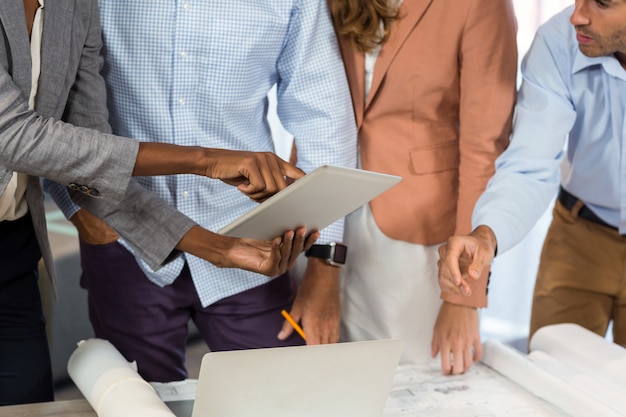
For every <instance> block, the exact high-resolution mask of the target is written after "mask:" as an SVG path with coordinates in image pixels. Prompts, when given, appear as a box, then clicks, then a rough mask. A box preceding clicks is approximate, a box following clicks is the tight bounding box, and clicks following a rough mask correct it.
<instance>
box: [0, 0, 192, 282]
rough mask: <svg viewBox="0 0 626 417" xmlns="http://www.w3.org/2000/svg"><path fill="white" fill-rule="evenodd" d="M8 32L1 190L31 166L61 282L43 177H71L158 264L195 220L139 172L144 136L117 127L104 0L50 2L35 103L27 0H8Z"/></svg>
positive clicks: (42, 236) (3, 57) (3, 58)
mask: <svg viewBox="0 0 626 417" xmlns="http://www.w3.org/2000/svg"><path fill="white" fill-rule="evenodd" d="M0 36H1V38H0V193H1V192H3V191H4V190H5V188H6V185H7V183H8V181H9V179H10V178H11V174H12V172H13V171H18V172H23V173H27V174H29V175H30V178H29V182H28V189H27V193H26V199H27V202H28V207H29V210H30V212H31V215H32V218H33V224H34V226H35V231H36V232H37V239H38V241H39V246H40V248H41V252H42V256H43V259H44V261H45V264H46V267H47V270H48V272H49V275H50V277H51V279H52V283H53V286H54V285H55V283H56V278H55V273H54V268H53V263H52V254H51V251H50V243H49V242H48V236H47V230H46V223H45V216H44V206H43V192H42V188H41V184H40V179H39V177H46V178H49V179H51V180H54V181H57V182H59V183H62V184H65V185H68V186H69V188H70V189H71V190H72V191H70V194H71V196H72V199H73V200H74V201H75V202H76V203H77V204H79V205H80V206H81V207H84V208H86V209H87V210H89V211H90V212H92V213H93V214H95V215H97V216H98V217H100V218H102V219H104V220H105V221H106V222H107V223H108V224H109V225H110V226H111V227H113V229H115V230H116V231H117V232H118V233H119V234H120V235H121V236H123V237H124V238H125V239H126V240H127V242H128V243H129V244H130V245H131V246H132V247H133V249H134V250H135V252H136V253H137V254H138V255H139V256H141V257H142V258H143V259H144V260H146V262H147V263H148V264H149V265H150V266H151V267H152V268H154V269H158V268H159V267H160V266H162V265H163V263H165V262H167V260H168V259H171V257H172V256H173V255H175V254H176V251H175V246H176V244H177V243H178V242H179V241H180V239H181V238H182V236H183V235H184V234H185V233H187V231H188V230H189V229H190V228H191V227H192V226H193V225H194V224H195V223H194V222H193V221H192V220H190V219H189V218H188V217H186V216H184V215H183V214H181V213H180V212H178V211H177V210H176V209H174V208H173V207H170V206H169V205H167V204H166V203H165V202H163V201H162V200H161V199H159V198H158V197H156V196H155V195H154V194H152V193H149V192H148V191H146V190H145V189H143V188H142V187H141V186H139V185H138V184H137V183H136V182H135V181H131V180H130V177H131V173H132V171H133V167H134V163H135V160H136V156H137V151H138V147H139V145H138V142H137V141H135V140H132V139H126V138H120V137H117V136H114V135H111V134H110V133H109V132H110V127H109V125H108V123H107V118H108V113H107V110H106V92H105V85H104V81H103V79H102V78H101V76H100V69H101V67H102V58H101V56H100V48H101V44H102V40H101V29H100V19H99V15H98V4H97V0H51V1H48V2H46V4H45V12H44V29H43V37H42V51H41V54H42V56H41V62H42V64H41V75H40V79H39V87H38V91H37V100H36V104H35V111H34V112H33V111H30V110H29V109H28V97H29V94H30V89H31V67H32V65H31V57H30V41H29V38H28V33H27V30H26V25H25V20H24V7H23V2H22V0H2V7H0ZM78 126H80V127H78ZM88 128H89V129H88ZM91 129H97V130H99V131H100V132H105V133H100V132H97V131H94V130H91Z"/></svg>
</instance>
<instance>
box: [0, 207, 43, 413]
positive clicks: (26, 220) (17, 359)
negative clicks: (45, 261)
mask: <svg viewBox="0 0 626 417" xmlns="http://www.w3.org/2000/svg"><path fill="white" fill-rule="evenodd" d="M40 257H41V254H40V251H39V245H38V244H37V239H36V237H35V232H34V230H33V225H32V221H31V218H30V216H29V215H27V216H25V217H23V218H21V219H18V220H16V221H11V222H8V221H4V222H0V405H9V404H24V403H33V402H42V401H52V400H53V398H54V397H53V388H52V368H51V365H50V353H49V351H48V340H47V338H46V323H45V319H44V316H43V311H42V308H41V299H40V296H39V287H38V280H39V275H38V272H37V262H38V261H39V258H40Z"/></svg>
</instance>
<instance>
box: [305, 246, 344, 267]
mask: <svg viewBox="0 0 626 417" xmlns="http://www.w3.org/2000/svg"><path fill="white" fill-rule="evenodd" d="M304 255H305V256H306V257H310V256H312V257H314V258H321V259H323V260H324V261H326V263H327V264H328V265H333V266H343V265H344V264H345V263H346V256H347V255H348V247H347V246H346V245H344V244H343V243H338V242H330V243H329V244H327V245H313V246H311V248H310V249H309V250H308V251H306V252H305V253H304Z"/></svg>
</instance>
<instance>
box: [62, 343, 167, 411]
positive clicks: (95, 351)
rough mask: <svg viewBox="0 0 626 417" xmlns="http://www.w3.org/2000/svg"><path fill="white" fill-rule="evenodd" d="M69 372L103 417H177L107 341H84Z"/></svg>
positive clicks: (68, 367)
mask: <svg viewBox="0 0 626 417" xmlns="http://www.w3.org/2000/svg"><path fill="white" fill-rule="evenodd" d="M67 371H68V374H69V375H70V378H72V381H74V383H75V384H76V386H77V387H78V389H79V390H80V392H81V393H82V394H83V395H84V396H85V398H86V399H87V401H88V402H89V404H91V406H92V407H93V409H94V410H95V411H96V414H98V416H99V417H144V416H145V417H175V415H174V414H173V413H172V412H171V411H170V409H169V408H168V407H167V406H166V405H165V403H164V402H163V401H161V399H160V398H159V396H158V395H157V394H156V392H155V391H154V389H153V388H152V386H150V384H148V383H147V382H146V381H145V380H143V379H142V378H141V376H140V375H139V374H138V373H137V371H135V370H134V369H133V367H132V366H131V364H130V363H128V361H126V359H125V358H124V357H123V356H122V354H121V353H120V352H119V351H118V350H117V349H115V347H114V346H113V345H112V344H111V343H109V342H108V341H106V340H102V339H89V340H85V341H81V342H80V343H79V344H78V348H76V350H75V351H74V353H72V356H70V359H69V362H68V364H67Z"/></svg>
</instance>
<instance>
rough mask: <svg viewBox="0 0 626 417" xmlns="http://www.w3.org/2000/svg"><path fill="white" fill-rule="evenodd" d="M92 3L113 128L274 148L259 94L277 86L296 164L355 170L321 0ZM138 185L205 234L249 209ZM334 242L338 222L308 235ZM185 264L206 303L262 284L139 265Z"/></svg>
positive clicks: (183, 179) (347, 114)
mask: <svg viewBox="0 0 626 417" xmlns="http://www.w3.org/2000/svg"><path fill="white" fill-rule="evenodd" d="M100 9H101V17H102V23H103V32H104V44H105V50H104V57H105V68H104V73H103V74H104V76H105V79H106V82H107V85H108V88H109V96H108V105H109V110H110V122H111V124H112V127H113V131H114V132H115V133H116V134H119V135H122V136H128V137H132V138H135V139H138V140H143V141H159V142H167V143H175V144H179V145H193V146H204V147H209V148H231V149H242V150H248V151H273V150H274V144H273V142H272V137H271V133H270V128H269V125H268V122H267V119H266V113H267V107H268V100H267V93H268V91H269V90H270V88H271V87H272V86H273V85H274V84H277V103H278V104H277V111H278V115H279V117H280V119H281V121H282V123H283V125H284V126H285V128H286V129H287V130H288V131H289V132H291V133H292V134H293V135H294V136H295V138H296V141H297V144H298V151H299V152H298V164H299V166H300V167H301V168H302V169H303V170H304V171H305V172H310V171H312V170H313V169H314V168H315V167H317V166H319V165H323V164H332V165H341V166H349V167H354V166H355V165H356V149H357V147H356V127H355V123H354V115H353V110H352V102H351V99H350V93H349V90H348V85H347V81H346V78H345V71H344V68H343V64H342V61H341V55H340V52H339V49H338V46H337V43H336V39H335V34H334V31H333V28H332V24H331V20H330V16H329V13H328V11H327V6H326V1H325V0H212V1H207V0H180V1H176V0H151V1H139V0H133V1H120V0H100ZM140 182H141V183H142V184H143V185H144V186H146V187H147V188H149V189H150V190H153V191H154V192H156V193H157V194H158V195H159V196H161V197H162V198H163V199H165V200H166V201H168V202H169V203H170V204H173V205H174V206H176V207H177V208H178V209H179V210H180V211H181V212H183V213H184V214H186V215H187V216H189V217H190V218H192V219H193V220H194V221H196V222H197V223H198V224H200V225H201V226H203V227H205V228H207V229H209V230H213V231H216V230H219V229H220V228H221V227H222V226H224V225H226V224H228V223H229V222H231V221H232V220H234V219H235V218H237V217H238V216H240V215H242V214H243V213H245V212H247V211H249V210H250V209H252V208H253V207H254V206H255V204H256V203H254V202H252V201H250V200H249V199H248V198H247V197H246V196H244V195H242V194H241V193H240V192H239V191H238V190H237V189H236V188H234V187H231V186H228V185H226V184H224V183H222V182H221V181H218V180H212V179H208V178H204V177H200V176H192V175H178V176H163V177H151V178H140ZM57 200H58V199H57ZM62 208H63V210H64V211H65V212H66V215H71V214H72V211H71V209H69V208H68V207H67V206H66V205H65V204H63V207H62ZM342 240H343V221H339V222H337V223H335V224H333V225H331V226H329V227H328V228H326V229H324V230H323V231H322V236H321V238H320V240H319V241H318V242H322V243H324V242H329V241H342ZM185 261H186V262H187V263H188V265H189V268H190V270H191V275H192V277H193V281H194V284H195V287H196V289H197V291H198V295H199V296H200V299H201V301H202V303H203V305H205V306H206V305H209V304H211V303H213V302H215V301H217V300H220V299H222V298H225V297H228V296H230V295H233V294H236V293H239V292H241V291H244V290H247V289H249V288H252V287H255V286H258V285H260V284H263V283H265V282H267V281H268V280H269V278H268V277H265V276H263V275H259V274H254V273H249V272H245V271H241V270H237V269H218V268H216V267H214V266H213V265H212V264H210V263H208V262H206V261H204V260H202V259H200V258H197V257H195V256H192V255H188V254H185V255H183V256H181V257H180V258H178V259H176V260H174V261H173V262H171V263H169V264H167V265H165V266H164V267H163V268H161V269H160V270H158V271H157V272H153V271H150V270H149V268H148V267H147V265H145V264H143V262H142V265H141V266H142V268H143V269H144V271H145V272H146V273H147V275H148V276H149V278H150V280H152V281H153V282H155V283H156V284H158V285H161V286H164V285H168V284H171V283H172V282H173V281H174V279H175V278H176V277H177V276H178V275H179V273H180V272H181V269H182V267H183V264H184V262H185Z"/></svg>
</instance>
